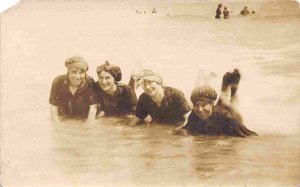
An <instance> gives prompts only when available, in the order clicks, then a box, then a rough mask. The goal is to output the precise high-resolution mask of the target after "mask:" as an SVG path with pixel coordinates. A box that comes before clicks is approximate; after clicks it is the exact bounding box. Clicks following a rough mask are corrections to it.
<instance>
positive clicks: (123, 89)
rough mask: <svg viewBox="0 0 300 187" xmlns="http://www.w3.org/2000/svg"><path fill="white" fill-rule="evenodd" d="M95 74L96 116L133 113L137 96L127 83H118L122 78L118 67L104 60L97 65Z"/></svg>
mask: <svg viewBox="0 0 300 187" xmlns="http://www.w3.org/2000/svg"><path fill="white" fill-rule="evenodd" d="M97 74H98V78H99V80H98V81H97V83H96V91H97V96H98V102H99V103H98V107H97V117H102V116H127V115H130V114H132V115H133V114H134V112H135V107H136V101H137V98H136V95H135V92H134V90H133V89H132V88H131V87H130V86H129V85H127V84H123V83H119V81H121V79H122V72H121V69H120V67H119V66H116V65H113V64H111V63H109V62H108V61H106V62H105V64H102V65H101V66H98V67H97Z"/></svg>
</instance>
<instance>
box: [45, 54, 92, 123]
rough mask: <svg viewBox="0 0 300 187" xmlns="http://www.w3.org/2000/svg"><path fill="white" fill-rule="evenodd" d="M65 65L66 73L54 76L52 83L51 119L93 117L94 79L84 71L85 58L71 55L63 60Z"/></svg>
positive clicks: (86, 67) (85, 67) (85, 65)
mask: <svg viewBox="0 0 300 187" xmlns="http://www.w3.org/2000/svg"><path fill="white" fill-rule="evenodd" d="M65 66H66V68H67V69H68V71H67V73H66V74H65V75H60V76H58V77H56V78H55V79H54V81H53V83H52V88H51V93H50V99H49V103H50V106H51V114H52V119H53V120H54V121H60V120H63V119H68V118H71V119H88V120H91V119H95V116H96V103H97V96H96V93H95V91H94V86H95V81H94V80H93V78H91V77H89V76H88V75H87V73H86V72H87V70H88V64H87V62H86V60H85V59H84V58H82V57H81V56H73V57H70V58H68V59H67V60H66V61H65Z"/></svg>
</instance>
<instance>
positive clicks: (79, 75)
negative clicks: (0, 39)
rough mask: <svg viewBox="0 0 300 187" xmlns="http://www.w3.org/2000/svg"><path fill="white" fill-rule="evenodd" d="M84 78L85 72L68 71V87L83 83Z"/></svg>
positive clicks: (78, 69)
mask: <svg viewBox="0 0 300 187" xmlns="http://www.w3.org/2000/svg"><path fill="white" fill-rule="evenodd" d="M85 76H86V71H85V70H84V69H81V68H71V69H69V71H68V79H69V82H70V85H72V86H79V85H80V84H82V83H83V81H84V79H85Z"/></svg>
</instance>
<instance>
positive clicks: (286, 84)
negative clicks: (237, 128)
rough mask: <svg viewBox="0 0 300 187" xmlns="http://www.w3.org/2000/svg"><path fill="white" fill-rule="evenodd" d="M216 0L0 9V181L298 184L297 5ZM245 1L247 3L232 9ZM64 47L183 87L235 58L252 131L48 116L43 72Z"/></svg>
mask: <svg viewBox="0 0 300 187" xmlns="http://www.w3.org/2000/svg"><path fill="white" fill-rule="evenodd" d="M218 3H219V2H217V1H183V0H178V1H152V2H149V1H133V0H132V1H126V3H125V2H123V1H115V2H114V3H112V2H110V1H101V2H98V1H92V0H87V1H83V0H82V1H46V0H44V1H35V0H29V1H24V2H22V3H20V4H19V5H18V6H17V7H14V8H13V9H10V10H8V11H6V12H5V13H3V14H1V183H2V184H4V186H45V185H46V186H53V185H55V186H76V185H77V186H91V185H96V184H98V185H99V184H101V185H102V186H121V185H122V186H124V185H128V186H163V185H165V186H196V185H209V186H244V185H246V186H257V185H260V186H296V185H299V183H300V171H299V170H300V169H299V168H300V138H299V134H300V127H299V120H300V118H299V113H300V99H299V94H300V89H299V88H300V81H299V80H300V76H299V72H300V66H299V57H300V52H299V48H300V30H299V28H300V22H299V21H300V10H299V5H298V4H297V3H296V2H293V1H267V0H265V1H247V2H246V3H245V1H238V0H236V1H224V2H223V4H224V5H226V6H228V8H229V10H233V12H232V13H231V16H230V19H229V20H215V19H213V17H214V12H215V8H216V5H217V4H218ZM270 5H271V6H270ZM244 6H248V7H249V9H250V10H255V11H256V14H255V15H251V16H248V17H239V16H238V13H239V11H240V10H241V9H242V7H244ZM154 7H155V8H156V9H157V11H158V13H157V14H155V15H154V14H150V13H149V12H150V11H151V10H152V9H153V8H154ZM137 9H138V10H143V11H144V10H145V11H147V13H146V14H136V13H135V11H136V10H137ZM74 54H80V55H82V56H84V57H86V58H87V60H88V61H89V66H90V68H89V74H90V75H91V76H93V77H94V78H96V73H95V67H96V66H97V65H99V64H100V63H103V62H104V61H105V60H110V61H111V62H112V63H115V64H118V65H120V66H121V68H122V71H123V75H124V76H123V77H124V78H123V82H127V81H128V80H129V76H130V73H131V72H132V71H133V70H134V69H135V67H136V66H138V65H142V66H148V65H149V66H151V67H153V68H155V69H157V71H159V72H161V74H162V75H163V78H164V83H165V84H166V85H170V86H174V87H177V88H179V89H181V90H182V91H184V93H185V95H186V97H187V98H189V95H190V93H191V90H192V88H193V86H194V85H195V84H196V82H197V81H198V80H197V76H199V72H200V70H205V71H208V70H211V71H214V72H216V73H217V74H218V77H217V79H215V80H213V81H212V85H214V86H215V87H216V89H217V90H219V89H220V84H221V77H222V75H223V74H224V73H225V72H226V71H229V70H231V69H233V68H239V69H240V71H241V73H242V80H241V83H240V88H239V98H240V99H239V100H240V103H239V104H240V106H239V107H240V110H241V113H242V114H243V116H244V119H245V122H246V126H247V127H249V129H251V130H253V131H255V132H257V133H259V135H260V136H258V137H251V138H247V139H242V138H229V137H206V136H200V137H180V136H172V135H170V134H169V131H170V130H171V129H173V128H174V127H171V126H163V125H157V124H154V125H150V126H138V127H134V128H130V127H128V126H126V125H124V124H125V122H124V120H123V119H103V120H98V121H96V122H94V123H92V124H83V123H80V122H74V121H69V122H66V123H63V124H53V123H52V122H51V121H50V116H49V106H48V98H49V91H50V86H51V82H52V80H53V78H54V77H55V76H56V75H58V74H63V73H65V69H64V65H63V64H64V60H65V59H66V58H67V57H69V56H71V55H74ZM138 92H141V90H138ZM219 141H225V142H227V143H229V145H228V146H222V145H218V144H217V143H218V142H219Z"/></svg>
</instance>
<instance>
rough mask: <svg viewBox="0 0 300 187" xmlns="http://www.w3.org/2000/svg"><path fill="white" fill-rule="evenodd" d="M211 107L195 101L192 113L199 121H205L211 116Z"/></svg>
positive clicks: (207, 103) (206, 103) (205, 103)
mask: <svg viewBox="0 0 300 187" xmlns="http://www.w3.org/2000/svg"><path fill="white" fill-rule="evenodd" d="M212 111H213V105H212V104H211V103H209V102H204V101H197V102H196V103H194V105H193V112H194V113H195V114H196V115H197V116H198V117H199V118H201V119H207V118H209V117H210V116H211V114H212Z"/></svg>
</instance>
